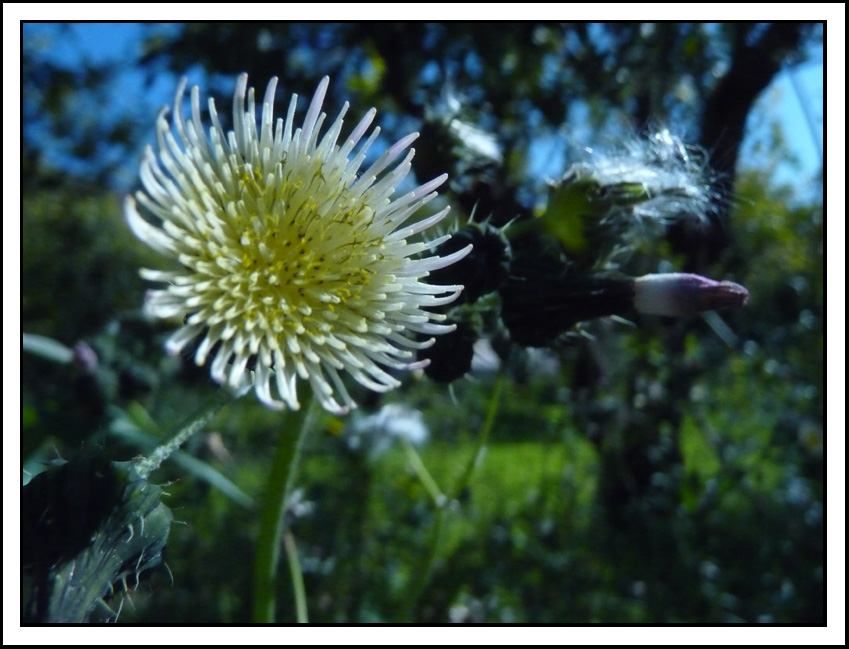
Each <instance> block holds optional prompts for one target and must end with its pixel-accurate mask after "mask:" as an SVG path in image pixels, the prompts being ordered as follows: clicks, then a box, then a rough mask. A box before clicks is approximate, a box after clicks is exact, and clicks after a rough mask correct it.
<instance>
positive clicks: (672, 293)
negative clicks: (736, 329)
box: [634, 273, 749, 317]
mask: <svg viewBox="0 0 849 649" xmlns="http://www.w3.org/2000/svg"><path fill="white" fill-rule="evenodd" d="M748 299H749V291H747V290H746V289H745V288H744V287H743V286H740V285H739V284H735V283H734V282H725V281H723V282H717V281H714V280H712V279H708V278H706V277H702V276H700V275H693V274H691V273H662V274H653V275H643V276H642V277H638V278H637V279H636V280H635V281H634V308H635V309H636V310H637V311H640V312H641V313H650V314H653V315H664V316H671V317H680V316H685V315H690V314H692V313H698V312H699V311H712V310H715V309H726V308H729V307H735V306H742V305H744V304H745V303H746V302H747V301H748Z"/></svg>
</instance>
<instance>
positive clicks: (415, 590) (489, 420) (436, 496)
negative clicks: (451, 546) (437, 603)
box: [400, 374, 505, 622]
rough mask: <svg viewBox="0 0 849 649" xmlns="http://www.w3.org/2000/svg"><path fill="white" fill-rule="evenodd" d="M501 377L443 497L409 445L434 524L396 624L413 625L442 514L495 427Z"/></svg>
mask: <svg viewBox="0 0 849 649" xmlns="http://www.w3.org/2000/svg"><path fill="white" fill-rule="evenodd" d="M504 381H505V379H504V375H503V374H499V375H498V377H497V378H496V380H495V385H494V386H493V390H492V396H491V397H490V399H489V403H488V405H487V410H486V419H485V420H484V423H483V426H482V427H481V429H480V433H479V434H478V443H477V447H476V448H475V452H474V454H473V455H472V456H471V457H470V458H469V461H468V462H467V463H466V466H465V467H464V469H463V472H462V473H461V474H460V479H459V480H458V481H457V484H456V485H455V486H454V489H453V490H452V491H451V492H450V493H448V494H444V493H442V492H441V491H440V490H439V487H438V486H437V485H436V482H435V481H434V480H433V478H432V477H431V476H430V473H428V472H427V469H425V467H424V463H423V462H422V461H421V458H420V457H419V456H418V454H417V453H416V452H415V449H414V448H413V447H412V445H409V446H408V447H407V453H408V457H410V455H411V452H412V455H414V456H415V460H416V461H414V462H412V463H413V468H414V469H415V470H416V473H417V474H418V476H419V479H420V480H421V481H422V484H423V485H424V487H425V489H426V490H427V491H428V493H429V494H430V495H431V498H432V499H433V501H434V504H435V505H436V515H435V518H434V525H433V529H432V532H431V543H430V550H429V551H428V553H427V554H426V555H423V557H422V562H421V563H420V566H419V569H418V571H417V572H418V575H417V577H416V578H415V580H414V582H413V584H412V586H411V588H410V591H408V592H409V595H408V598H407V606H406V607H405V609H404V612H403V614H402V617H401V619H400V621H402V622H413V621H414V617H415V610H416V608H417V607H418V604H419V602H420V600H421V598H422V595H423V594H424V591H425V589H426V588H427V585H428V584H429V583H430V579H431V577H432V576H433V573H434V570H435V569H436V565H437V563H438V561H439V559H440V556H439V555H440V548H441V545H442V536H443V531H444V530H445V524H446V515H447V513H448V507H449V505H450V504H451V503H452V502H453V501H455V500H456V499H457V498H458V497H459V496H460V494H461V493H462V492H463V490H464V489H465V488H466V487H467V486H468V485H469V483H470V482H471V479H472V474H473V473H474V471H475V468H476V467H477V466H478V464H479V463H480V459H481V457H482V456H483V452H484V449H485V448H486V445H487V443H488V442H489V435H490V433H491V432H492V429H493V426H494V425H495V417H496V415H497V414H498V404H499V400H500V398H501V390H502V388H503V387H504Z"/></svg>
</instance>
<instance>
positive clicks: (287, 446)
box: [253, 398, 319, 623]
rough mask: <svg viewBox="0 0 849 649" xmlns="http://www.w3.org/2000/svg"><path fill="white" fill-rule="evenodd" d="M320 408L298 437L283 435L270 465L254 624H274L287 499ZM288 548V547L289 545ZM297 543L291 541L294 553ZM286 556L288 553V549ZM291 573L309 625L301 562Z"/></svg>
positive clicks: (313, 409) (310, 411) (302, 618)
mask: <svg viewBox="0 0 849 649" xmlns="http://www.w3.org/2000/svg"><path fill="white" fill-rule="evenodd" d="M318 414H319V406H318V402H317V401H316V400H315V399H314V398H313V399H312V401H311V402H310V405H309V406H308V407H307V410H306V414H305V415H304V416H303V420H302V422H301V426H300V431H299V432H298V434H297V435H293V434H291V433H287V432H285V431H284V432H283V433H282V434H281V435H280V442H279V445H278V446H277V452H276V453H275V455H274V460H273V461H272V465H271V473H270V475H269V476H268V483H267V484H266V490H265V498H264V502H263V505H262V512H261V514H260V529H259V538H258V539H257V547H256V559H255V562H254V610H253V618H254V622H265V623H273V622H274V621H275V604H276V596H275V588H274V586H275V583H276V577H277V567H278V564H279V561H280V545H281V540H282V539H283V538H284V537H283V530H284V526H285V524H286V499H287V498H288V496H289V494H290V493H291V491H292V487H293V485H294V483H295V479H296V477H297V473H298V465H299V464H300V459H301V450H302V448H303V445H304V440H305V439H306V436H307V434H308V432H309V431H310V429H312V428H314V427H315V423H316V420H317V419H318ZM287 545H288V543H287ZM291 551H293V552H294V551H296V548H294V539H293V540H292V550H291ZM287 552H289V549H288V548H287ZM289 569H290V572H291V573H292V581H293V585H294V594H295V602H296V607H297V618H298V622H306V621H307V607H306V595H305V592H304V587H303V576H302V574H301V566H300V562H298V561H297V560H295V561H293V560H292V557H291V555H290V557H289Z"/></svg>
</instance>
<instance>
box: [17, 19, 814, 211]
mask: <svg viewBox="0 0 849 649" xmlns="http://www.w3.org/2000/svg"><path fill="white" fill-rule="evenodd" d="M158 29H162V30H164V31H168V30H170V29H179V24H176V23H174V24H160V25H159V26H158ZM143 33H144V32H143V27H142V26H141V25H139V24H137V23H78V24H74V25H71V26H70V36H69V37H65V36H63V37H61V38H57V35H58V34H59V28H58V27H57V26H56V25H55V24H45V23H41V24H24V25H23V38H24V44H25V47H26V46H35V47H38V48H39V50H40V52H41V54H42V55H44V56H47V57H48V58H49V59H50V60H52V61H54V62H56V63H61V64H63V65H69V64H71V65H73V64H75V63H77V62H82V61H84V60H85V61H90V62H92V63H116V64H123V63H124V62H126V61H128V60H133V59H135V58H136V57H137V56H138V55H139V54H140V51H141V38H142V35H143ZM808 58H809V61H808V62H806V63H804V64H802V65H799V66H796V67H795V68H793V69H792V70H790V71H783V72H782V73H780V74H779V75H778V76H777V77H776V79H775V80H774V81H773V83H772V84H771V86H770V87H769V88H768V89H767V90H766V91H765V92H764V93H762V95H761V97H760V98H759V100H758V103H757V106H756V109H755V110H754V111H753V113H752V115H751V116H750V124H749V129H748V132H747V136H746V139H745V141H744V143H743V148H742V153H741V160H740V164H741V167H742V168H746V167H752V166H760V167H763V166H765V161H764V160H763V158H762V157H759V156H760V155H761V154H759V153H758V151H759V149H760V146H759V145H760V144H763V143H765V142H766V141H767V140H768V138H769V137H770V125H771V124H773V123H776V122H777V123H778V124H779V125H780V126H781V129H782V131H783V133H784V137H785V139H786V142H787V146H788V148H789V150H790V153H791V154H792V156H793V157H794V158H795V159H796V160H797V163H796V165H788V164H782V165H780V166H779V167H778V169H777V174H776V179H775V180H776V182H779V183H782V184H790V185H793V186H795V187H796V188H797V190H798V192H799V195H800V197H804V198H808V197H810V196H811V192H821V191H822V186H821V184H819V183H817V182H815V180H814V177H815V174H816V173H817V172H818V170H819V169H820V168H821V166H822V151H823V124H824V115H823V96H824V84H823V71H824V53H823V49H822V46H817V48H816V49H815V50H812V51H811V52H809V57H808ZM186 72H187V74H188V75H190V77H191V81H192V83H197V84H200V85H202V86H203V85H205V81H206V79H205V75H204V72H203V70H202V69H201V68H200V67H198V68H197V69H195V70H188V71H186ZM142 75H143V72H142V70H140V69H136V68H133V67H131V66H126V67H125V68H124V70H123V71H122V72H121V74H120V75H119V76H118V78H117V79H116V82H115V87H114V88H113V91H114V92H113V97H114V101H112V102H110V111H114V114H119V113H121V112H123V114H131V115H134V116H141V115H144V114H147V115H149V116H150V120H149V121H150V125H151V133H152V125H153V120H154V117H155V115H156V111H157V110H158V108H159V107H160V106H162V105H164V104H170V103H171V101H172V98H173V93H174V88H175V85H176V77H175V76H174V75H171V74H169V73H160V74H158V75H157V76H156V77H155V80H154V83H153V86H152V87H150V88H148V87H146V86H145V85H144V79H143V76H142ZM791 75H792V76H791ZM592 144H593V143H592V142H588V143H586V145H588V146H589V145H592ZM558 147H562V143H560V142H556V143H552V144H550V145H549V146H545V145H544V144H543V145H541V146H540V147H539V149H538V150H539V151H540V157H539V159H537V160H536V162H535V164H533V165H532V166H533V168H534V169H533V170H534V172H538V173H539V174H540V175H546V176H553V175H556V174H557V173H559V171H562V169H559V168H558V167H562V165H563V161H562V156H561V155H555V156H552V155H550V153H551V152H552V151H554V150H555V148H558ZM546 149H548V154H547V153H546ZM561 150H562V149H561ZM51 162H54V163H58V164H60V165H61V164H62V163H63V162H62V160H61V158H60V159H58V160H52V161H51ZM134 173H135V161H129V164H128V165H126V168H125V169H123V168H122V169H121V170H120V171H119V175H118V177H117V178H116V179H115V181H116V185H117V186H118V187H124V188H126V186H128V185H130V184H132V182H133V178H134Z"/></svg>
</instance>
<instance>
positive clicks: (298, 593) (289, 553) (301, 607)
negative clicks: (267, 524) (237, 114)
mask: <svg viewBox="0 0 849 649" xmlns="http://www.w3.org/2000/svg"><path fill="white" fill-rule="evenodd" d="M283 544H284V546H285V547H286V558H287V559H288V560H289V574H291V575H292V588H293V590H294V591H295V614H296V616H297V620H298V624H308V623H309V621H310V620H309V616H308V615H307V591H306V588H304V573H303V572H302V571H301V561H300V559H299V558H298V546H297V545H295V535H294V534H292V530H286V531H285V532H283Z"/></svg>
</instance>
